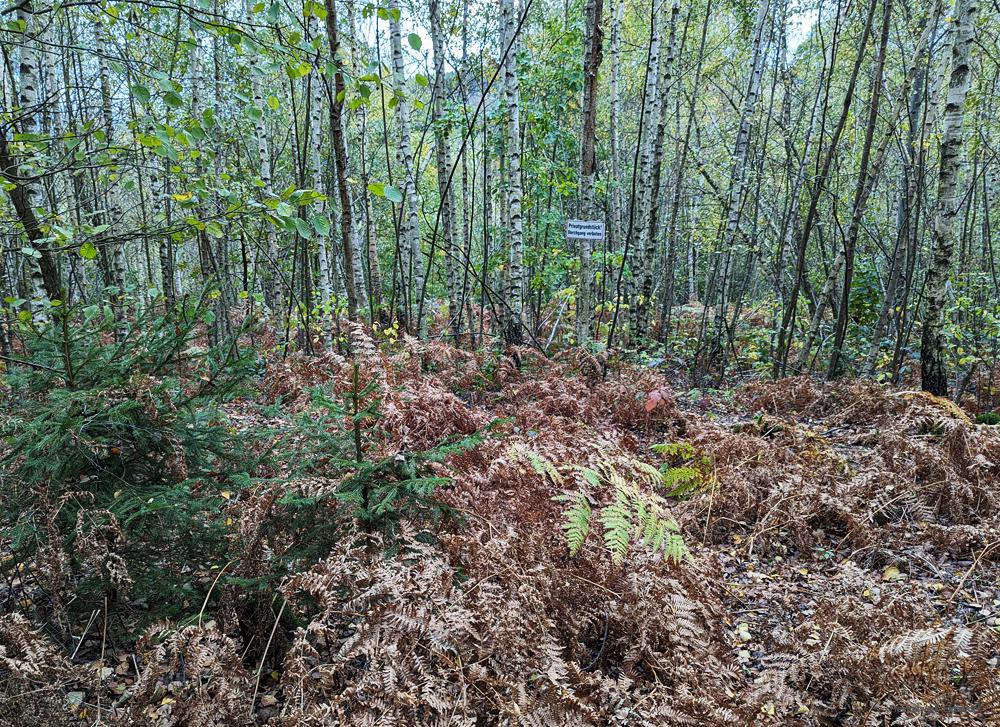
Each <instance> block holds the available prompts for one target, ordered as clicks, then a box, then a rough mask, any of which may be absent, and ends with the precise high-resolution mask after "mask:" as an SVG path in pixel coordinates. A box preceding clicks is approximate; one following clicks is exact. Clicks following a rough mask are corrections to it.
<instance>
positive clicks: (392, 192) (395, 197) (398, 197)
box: [385, 184, 403, 204]
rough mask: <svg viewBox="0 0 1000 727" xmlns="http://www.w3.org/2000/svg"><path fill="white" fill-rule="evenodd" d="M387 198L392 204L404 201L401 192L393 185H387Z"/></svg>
mask: <svg viewBox="0 0 1000 727" xmlns="http://www.w3.org/2000/svg"><path fill="white" fill-rule="evenodd" d="M385 198H386V199H387V200H389V201H390V202H394V203H395V204H399V203H400V202H402V201H403V193H402V192H400V191H399V190H398V189H396V188H395V187H393V186H392V185H391V184H387V185H385Z"/></svg>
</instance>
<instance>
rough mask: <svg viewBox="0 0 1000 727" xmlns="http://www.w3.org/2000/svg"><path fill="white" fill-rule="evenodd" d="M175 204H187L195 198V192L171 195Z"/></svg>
mask: <svg viewBox="0 0 1000 727" xmlns="http://www.w3.org/2000/svg"><path fill="white" fill-rule="evenodd" d="M170 196H171V198H173V200H174V201H175V202H187V201H188V200H189V199H191V198H192V197H194V193H193V192H178V193H177V194H172V195H170Z"/></svg>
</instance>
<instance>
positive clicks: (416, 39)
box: [406, 33, 423, 50]
mask: <svg viewBox="0 0 1000 727" xmlns="http://www.w3.org/2000/svg"><path fill="white" fill-rule="evenodd" d="M406 39H407V40H408V41H410V47H411V48H412V49H413V50H420V46H421V45H423V43H422V42H421V40H420V36H419V35H417V34H416V33H410V34H409V35H408V36H406Z"/></svg>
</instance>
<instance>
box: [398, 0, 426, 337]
mask: <svg viewBox="0 0 1000 727" xmlns="http://www.w3.org/2000/svg"><path fill="white" fill-rule="evenodd" d="M389 34H390V43H391V45H392V73H393V77H394V84H393V85H394V87H395V89H396V91H397V92H398V93H399V95H398V96H397V104H396V114H397V117H398V119H399V144H398V145H397V147H396V159H397V160H398V162H399V164H400V166H401V167H402V168H403V220H402V230H401V232H402V237H403V247H404V248H405V249H406V253H407V254H406V257H407V259H406V261H405V262H406V265H405V266H404V277H405V278H406V283H407V284H406V287H407V288H408V289H409V291H410V304H411V310H410V312H409V316H410V321H411V324H412V323H413V322H414V321H416V322H417V323H418V325H419V331H418V334H419V336H420V339H421V340H424V339H426V338H427V316H426V315H420V313H419V311H420V309H421V308H422V306H421V301H420V300H418V299H417V298H416V296H420V295H423V293H424V262H423V260H422V259H421V255H420V218H419V217H418V216H417V185H416V179H415V176H414V171H413V146H412V141H411V139H410V135H411V129H410V99H409V98H408V97H407V95H406V75H405V68H404V67H403V38H402V32H401V31H400V26H399V2H398V0H389ZM417 318H419V320H416V319H417Z"/></svg>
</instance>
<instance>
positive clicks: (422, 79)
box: [416, 73, 429, 86]
mask: <svg viewBox="0 0 1000 727" xmlns="http://www.w3.org/2000/svg"><path fill="white" fill-rule="evenodd" d="M416 81H417V85H419V86H427V84H428V83H429V81H428V80H427V76H425V75H424V74H423V73H418V74H417V75H416Z"/></svg>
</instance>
